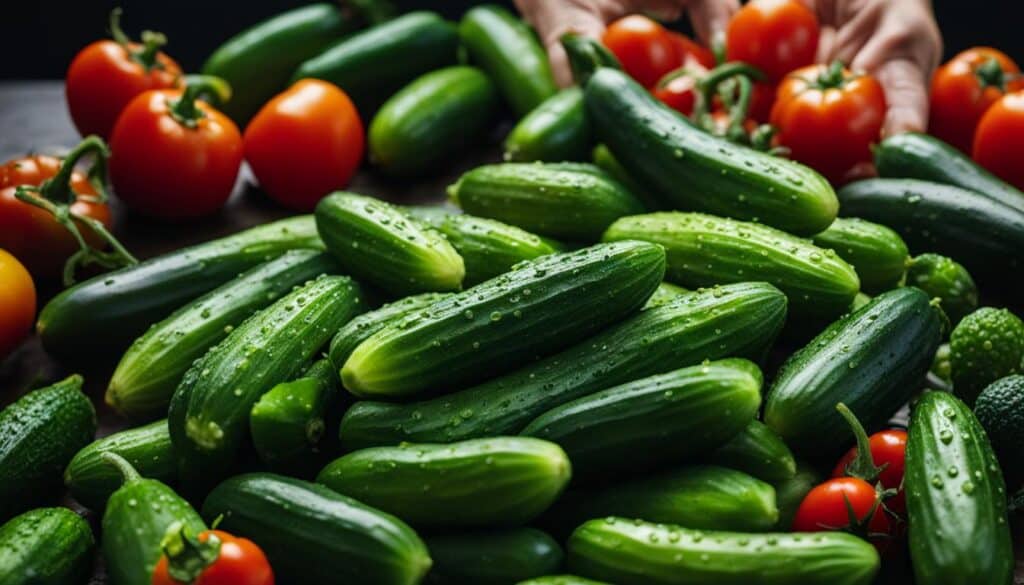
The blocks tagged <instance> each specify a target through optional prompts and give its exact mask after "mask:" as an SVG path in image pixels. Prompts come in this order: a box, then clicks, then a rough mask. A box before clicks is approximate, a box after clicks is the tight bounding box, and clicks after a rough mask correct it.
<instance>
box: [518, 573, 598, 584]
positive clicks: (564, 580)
mask: <svg viewBox="0 0 1024 585" xmlns="http://www.w3.org/2000/svg"><path fill="white" fill-rule="evenodd" d="M517 585H609V584H608V583H603V582H601V581H594V580H593V579H586V578H583V577H577V576H576V575H547V576H544V577H537V578H536V579H530V580H529V581H520V582H519V583H518V584H517Z"/></svg>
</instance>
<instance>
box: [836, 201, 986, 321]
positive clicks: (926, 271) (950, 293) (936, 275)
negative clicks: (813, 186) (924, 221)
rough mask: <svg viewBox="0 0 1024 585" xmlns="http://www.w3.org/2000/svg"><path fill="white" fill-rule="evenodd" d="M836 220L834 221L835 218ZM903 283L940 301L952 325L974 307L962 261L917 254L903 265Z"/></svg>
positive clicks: (974, 290)
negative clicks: (905, 281) (905, 278)
mask: <svg viewBox="0 0 1024 585" xmlns="http://www.w3.org/2000/svg"><path fill="white" fill-rule="evenodd" d="M837 221H838V220H837ZM907 285H908V286H916V287H917V288H919V289H921V290H923V291H924V292H926V293H928V296H930V297H932V298H935V297H938V298H939V299H940V300H941V303H940V306H941V307H942V310H943V311H945V312H946V315H947V316H948V317H949V320H950V321H951V322H952V323H953V325H956V324H957V323H959V322H960V320H961V319H963V318H964V317H965V316H967V314H968V313H970V312H972V311H974V310H975V309H977V308H978V286H977V285H976V284H974V279H973V278H971V274H970V273H969V272H967V269H966V268H964V267H963V265H962V264H960V263H959V262H957V261H956V260H953V259H952V258H947V257H946V256H940V255H938V254H921V255H920V256H917V257H915V258H914V259H913V260H912V261H911V262H910V266H909V267H908V268H907Z"/></svg>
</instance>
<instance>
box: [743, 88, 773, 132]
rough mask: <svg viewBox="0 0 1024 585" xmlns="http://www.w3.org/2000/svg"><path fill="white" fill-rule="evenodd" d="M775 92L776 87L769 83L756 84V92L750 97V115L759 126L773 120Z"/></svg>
mask: <svg viewBox="0 0 1024 585" xmlns="http://www.w3.org/2000/svg"><path fill="white" fill-rule="evenodd" d="M775 92H776V88H775V85H773V84H771V83H768V82H767V81H755V82H754V91H753V92H752V93H751V95H750V111H749V112H748V114H749V115H750V117H751V118H753V119H754V120H756V121H757V122H758V123H759V124H767V123H768V122H769V121H770V120H771V119H772V106H774V105H775Z"/></svg>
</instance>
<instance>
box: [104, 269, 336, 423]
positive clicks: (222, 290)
mask: <svg viewBox="0 0 1024 585" xmlns="http://www.w3.org/2000/svg"><path fill="white" fill-rule="evenodd" d="M335 266H336V264H335V263H334V261H333V260H332V259H331V258H330V257H329V256H328V255H327V254H324V253H323V252H317V251H314V250H293V251H290V252H285V253H284V254H283V255H281V256H280V257H278V258H277V259H275V260H271V261H270V262H267V263H266V264H260V265H259V266H256V267H255V268H252V269H251V270H249V271H248V272H246V273H245V274H242V275H241V276H239V277H238V279H236V280H232V281H229V282H227V283H226V284H223V285H221V286H220V287H218V288H216V289H214V290H212V291H210V292H208V293H206V294H205V295H203V296H201V297H199V298H198V299H196V300H195V301H192V302H191V303H189V304H187V305H185V306H183V307H182V308H180V309H178V310H177V311H175V312H174V313H173V314H171V315H170V316H169V317H167V318H166V319H164V320H163V321H160V322H159V323H157V324H155V325H153V326H152V327H150V328H149V329H148V330H146V332H145V333H144V334H143V335H142V337H139V338H138V339H136V340H135V342H134V343H133V344H132V345H131V347H129V348H128V351H127V352H126V353H125V354H124V356H122V357H121V361H120V363H118V364H117V369H115V370H114V374H113V375H112V376H111V378H110V384H109V385H108V386H107V394H106V402H107V404H109V405H110V406H111V407H113V409H114V410H116V411H117V412H118V413H119V414H121V415H122V416H126V417H129V418H134V419H145V418H152V417H154V416H157V415H159V414H162V413H166V412H167V404H168V403H169V402H170V401H171V396H172V395H173V394H174V389H175V388H177V386H178V383H179V382H180V381H181V377H182V376H183V375H184V374H185V371H186V370H188V368H189V366H191V365H192V362H194V361H195V360H197V359H199V358H201V357H202V356H203V354H205V353H206V351H207V350H208V349H210V347H212V346H213V345H216V344H217V342H219V341H220V340H221V339H224V338H225V337H227V335H228V333H230V332H231V330H232V329H234V328H235V327H237V326H238V325H239V324H241V323H242V321H244V320H245V319H246V318H247V317H249V315H251V314H253V313H255V312H256V311H258V310H260V309H262V308H264V307H266V306H267V305H269V304H270V303H271V302H273V300H274V299H276V298H277V297H279V296H281V295H283V294H285V293H287V292H288V291H290V290H291V289H292V287H294V286H296V285H299V284H302V283H303V282H305V281H307V280H309V279H311V278H314V277H316V276H319V275H320V274H323V273H326V272H332V271H334V270H335Z"/></svg>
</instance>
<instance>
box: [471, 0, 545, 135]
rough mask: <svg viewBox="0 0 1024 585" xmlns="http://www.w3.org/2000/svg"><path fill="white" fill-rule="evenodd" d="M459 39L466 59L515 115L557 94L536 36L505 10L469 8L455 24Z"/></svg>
mask: <svg viewBox="0 0 1024 585" xmlns="http://www.w3.org/2000/svg"><path fill="white" fill-rule="evenodd" d="M459 37H461V38H462V44H463V45H465V47H466V50H467V52H468V53H469V58H470V60H471V61H472V62H473V63H476V64H477V65H479V66H480V67H481V68H482V69H483V70H484V71H486V72H487V74H488V75H489V76H490V77H491V78H492V79H494V82H495V83H496V84H497V86H498V90H499V91H500V92H501V95H502V96H503V97H504V98H505V101H506V102H508V104H509V105H510V106H511V107H512V110H513V111H514V112H515V113H516V115H518V116H524V115H526V114H527V113H528V112H529V111H530V110H532V109H534V108H536V107H537V106H539V105H540V104H541V102H543V101H544V100H546V99H548V98H549V97H551V96H552V95H554V94H555V92H556V91H558V86H556V85H555V79H554V77H553V76H552V74H551V66H550V65H549V64H548V56H547V54H546V53H545V52H544V49H543V47H541V46H540V43H538V42H537V37H536V36H535V35H534V33H533V31H531V30H530V28H529V27H528V26H526V24H525V23H524V22H523V21H521V20H519V18H517V17H516V16H515V15H513V14H512V13H511V12H509V11H508V10H506V9H505V8H502V7H500V6H495V5H484V6H477V7H475V8H472V9H470V10H469V11H467V12H466V14H464V15H463V16H462V21H461V22H460V23H459Z"/></svg>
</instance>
